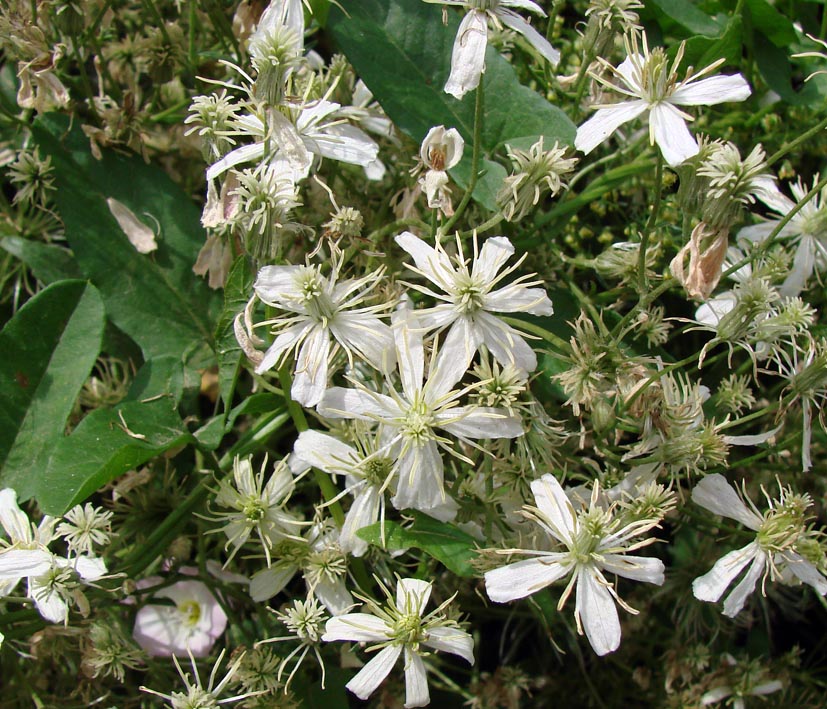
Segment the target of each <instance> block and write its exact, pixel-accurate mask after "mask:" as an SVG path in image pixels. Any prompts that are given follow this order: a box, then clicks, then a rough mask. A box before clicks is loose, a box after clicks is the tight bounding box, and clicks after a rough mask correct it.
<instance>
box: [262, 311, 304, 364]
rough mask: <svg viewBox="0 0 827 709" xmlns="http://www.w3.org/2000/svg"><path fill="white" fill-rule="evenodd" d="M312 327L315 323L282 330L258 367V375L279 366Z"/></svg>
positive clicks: (300, 324)
mask: <svg viewBox="0 0 827 709" xmlns="http://www.w3.org/2000/svg"><path fill="white" fill-rule="evenodd" d="M312 327H313V323H311V322H309V321H308V322H303V323H299V324H298V325H293V326H292V327H289V328H287V329H286V330H282V331H281V332H280V333H279V334H278V336H277V337H276V339H275V340H274V341H273V344H272V345H270V347H268V348H267V351H266V352H265V353H264V356H263V357H262V358H261V362H259V364H258V365H257V366H256V374H262V373H264V372H267V371H269V370H270V369H272V368H273V367H275V366H276V365H278V364H279V363H280V362H281V358H282V357H283V356H284V354H285V353H286V352H289V351H290V350H292V349H293V348H294V347H295V346H296V344H297V343H298V342H301V340H302V339H303V338H304V337H305V336H306V335H307V331H308V330H310V328H312Z"/></svg>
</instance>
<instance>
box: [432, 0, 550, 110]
mask: <svg viewBox="0 0 827 709" xmlns="http://www.w3.org/2000/svg"><path fill="white" fill-rule="evenodd" d="M425 2H431V3H439V4H441V5H456V6H458V7H464V8H466V9H467V10H468V12H467V13H466V15H465V17H463V18H462V22H461V23H460V25H459V29H458V30H457V38H456V40H454V49H453V52H452V54H451V75H450V76H449V77H448V81H447V82H446V84H445V93H448V94H451V96H454V97H455V98H458V99H461V98H462V97H463V96H465V94H466V93H468V92H469V91H471V89H475V88H477V86H479V83H480V77H481V76H482V73H483V72H484V71H485V47H486V46H487V44H488V24H489V23H491V24H492V25H494V26H495V27H502V26H503V25H505V26H506V27H508V28H510V29H512V30H514V31H515V32H517V33H518V34H521V35H522V36H523V37H525V39H526V40H527V41H528V43H529V44H530V45H531V46H532V47H534V49H536V50H537V51H538V52H539V53H540V54H541V55H542V56H543V57H545V58H546V59H548V61H550V62H551V63H552V64H557V62H558V61H560V52H558V51H557V50H556V49H554V47H552V46H551V45H550V44H549V43H548V40H546V38H545V37H543V35H541V34H540V33H539V32H538V31H537V30H535V29H534V28H533V27H532V26H531V25H530V24H529V23H528V22H526V21H525V20H524V19H523V18H522V17H520V16H519V15H518V14H517V13H516V12H514V10H512V9H511V8H519V9H521V10H528V11H529V12H533V13H535V14H537V15H540V16H541V17H545V16H546V13H545V11H544V10H543V8H542V7H540V6H539V5H538V4H537V3H536V2H533V1H532V0H425Z"/></svg>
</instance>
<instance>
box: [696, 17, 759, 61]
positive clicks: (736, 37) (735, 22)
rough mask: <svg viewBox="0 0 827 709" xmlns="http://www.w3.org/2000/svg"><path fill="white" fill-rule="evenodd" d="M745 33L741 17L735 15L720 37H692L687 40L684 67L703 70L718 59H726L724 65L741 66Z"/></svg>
mask: <svg viewBox="0 0 827 709" xmlns="http://www.w3.org/2000/svg"><path fill="white" fill-rule="evenodd" d="M743 31H744V23H743V22H742V20H741V16H740V15H733V16H732V17H731V18H730V20H729V22H727V24H726V27H725V28H724V31H723V32H722V33H721V34H720V35H719V36H717V37H690V38H689V39H688V40H686V48H685V54H684V58H683V63H684V65H687V66H689V65H691V66H694V67H698V68H703V67H705V66H709V65H710V64H712V62H714V61H717V60H718V59H724V63H725V64H729V65H738V64H740V61H741V52H742V47H743Z"/></svg>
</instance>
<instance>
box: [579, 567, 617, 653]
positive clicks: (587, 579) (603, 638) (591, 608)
mask: <svg viewBox="0 0 827 709" xmlns="http://www.w3.org/2000/svg"><path fill="white" fill-rule="evenodd" d="M574 612H575V614H578V615H579V617H580V621H581V623H582V626H583V630H585V631H586V637H587V638H588V639H589V642H590V643H591V646H592V648H593V649H594V651H595V652H596V653H597V654H598V655H607V654H608V653H610V652H614V651H615V650H617V648H618V647H619V646H620V619H619V618H618V616H617V606H616V605H615V601H614V598H612V594H611V593H610V592H609V588H608V587H607V586H605V585H604V584H603V583H602V582H601V580H600V579H599V578H598V577H597V576H596V575H595V573H594V572H593V571H592V570H591V569H588V568H586V569H581V570H580V571H579V572H578V578H577V591H576V598H575V611H574Z"/></svg>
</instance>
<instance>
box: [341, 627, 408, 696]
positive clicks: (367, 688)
mask: <svg viewBox="0 0 827 709" xmlns="http://www.w3.org/2000/svg"><path fill="white" fill-rule="evenodd" d="M333 620H335V618H334V619H333ZM328 624H330V621H328ZM401 654H402V646H401V645H388V647H386V648H384V649H383V650H380V651H379V652H378V653H377V654H376V657H374V658H373V659H372V660H371V661H370V662H368V664H366V665H365V666H364V667H363V668H362V669H361V670H360V671H359V673H358V674H357V675H356V676H355V677H354V678H353V679H352V680H350V682H348V683H347V684H346V685H345V687H347V688H348V689H349V690H350V691H351V692H353V693H354V694H355V695H356V696H357V697H359V699H367V698H368V697H369V696H370V695H371V694H373V692H374V691H375V690H376V688H377V687H378V686H379V685H380V684H382V682H383V680H384V679H385V677H387V676H388V674H389V673H390V671H391V670H392V669H393V666H394V665H395V664H396V661H397V660H398V659H399V656H400V655H401Z"/></svg>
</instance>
